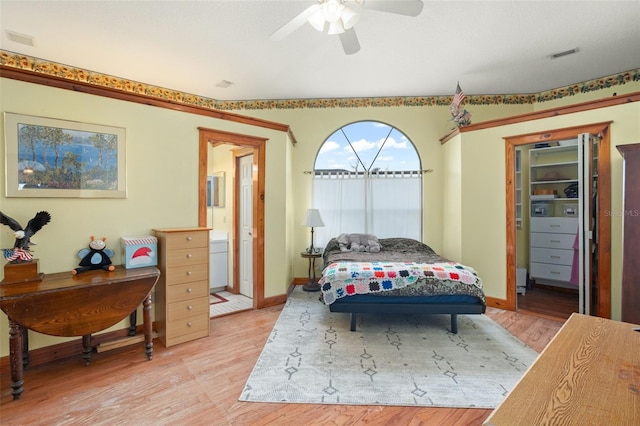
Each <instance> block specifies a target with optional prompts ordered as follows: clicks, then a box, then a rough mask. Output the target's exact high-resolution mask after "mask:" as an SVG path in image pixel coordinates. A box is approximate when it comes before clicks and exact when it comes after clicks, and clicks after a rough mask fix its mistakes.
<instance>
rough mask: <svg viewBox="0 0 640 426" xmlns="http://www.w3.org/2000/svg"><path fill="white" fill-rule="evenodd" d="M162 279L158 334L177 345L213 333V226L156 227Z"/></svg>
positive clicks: (158, 287)
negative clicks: (211, 244)
mask: <svg viewBox="0 0 640 426" xmlns="http://www.w3.org/2000/svg"><path fill="white" fill-rule="evenodd" d="M154 233H155V236H156V237H157V238H158V251H159V257H158V267H159V268H160V272H161V275H160V279H159V281H158V284H157V285H156V303H155V318H156V328H157V331H158V337H159V338H160V341H161V342H162V343H163V344H164V345H165V346H167V347H168V346H173V345H176V344H178V343H183V342H187V341H189V340H193V339H198V338H201V337H206V336H208V335H209V229H207V228H178V229H154Z"/></svg>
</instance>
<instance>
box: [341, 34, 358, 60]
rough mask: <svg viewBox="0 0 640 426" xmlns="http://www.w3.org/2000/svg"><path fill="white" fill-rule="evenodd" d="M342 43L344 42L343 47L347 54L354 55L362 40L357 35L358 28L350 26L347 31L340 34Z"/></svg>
mask: <svg viewBox="0 0 640 426" xmlns="http://www.w3.org/2000/svg"><path fill="white" fill-rule="evenodd" d="M339 36H340V43H342V49H343V50H344V53H346V54H347V55H353V54H354V53H356V52H358V51H359V50H360V42H359V41H358V36H357V35H356V30H354V29H353V28H349V29H348V30H346V31H345V32H343V33H341V34H339Z"/></svg>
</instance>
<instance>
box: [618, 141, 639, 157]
mask: <svg viewBox="0 0 640 426" xmlns="http://www.w3.org/2000/svg"><path fill="white" fill-rule="evenodd" d="M616 148H618V151H620V154H622V157H623V158H624V157H626V156H627V155H631V154H634V153H638V152H640V143H631V144H627V145H616Z"/></svg>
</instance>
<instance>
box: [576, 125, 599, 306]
mask: <svg viewBox="0 0 640 426" xmlns="http://www.w3.org/2000/svg"><path fill="white" fill-rule="evenodd" d="M598 143H599V140H598V137H596V136H593V135H589V134H588V133H583V134H580V135H579V136H578V154H579V157H580V158H579V160H578V163H579V164H580V168H581V176H580V180H579V186H578V188H579V194H580V208H579V209H578V211H579V214H580V223H579V244H580V246H579V251H580V273H579V278H578V286H579V312H580V313H581V314H586V315H590V314H591V308H592V307H593V306H594V304H595V302H597V301H596V300H595V297H596V294H597V291H596V290H597V283H598V280H597V271H596V270H594V268H595V269H597V267H596V266H597V262H596V259H598V241H597V240H596V235H595V231H596V230H595V224H596V223H597V211H598V209H597V206H595V202H596V198H595V196H596V195H597V191H598V173H597V170H598V168H597V167H598V166H597V164H598ZM594 207H595V208H594Z"/></svg>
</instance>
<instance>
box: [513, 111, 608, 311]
mask: <svg viewBox="0 0 640 426" xmlns="http://www.w3.org/2000/svg"><path fill="white" fill-rule="evenodd" d="M608 126H609V123H599V124H594V125H590V126H580V127H574V128H567V129H559V130H553V131H548V132H543V133H534V134H527V135H521V136H514V137H508V138H505V141H506V160H507V181H506V188H507V206H508V208H507V268H508V269H507V305H508V306H510V308H511V309H514V310H521V311H527V312H529V313H533V314H537V315H540V316H545V317H549V318H554V319H561V320H565V319H567V318H568V317H569V316H570V315H571V314H572V313H573V312H579V313H584V314H587V315H596V316H602V317H606V318H609V317H610V315H611V301H610V297H611V289H610V287H611V283H610V276H611V261H610V244H611V241H610V240H611V232H610V227H611V225H610V217H609V216H607V215H606V214H604V212H607V211H609V209H610V204H611V178H610V158H609V157H610V144H609V135H608Z"/></svg>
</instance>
